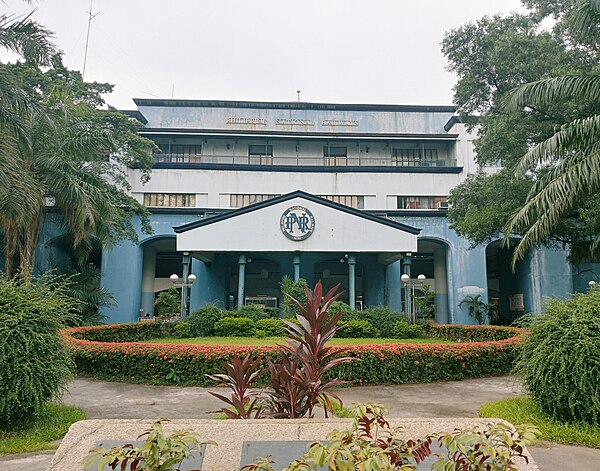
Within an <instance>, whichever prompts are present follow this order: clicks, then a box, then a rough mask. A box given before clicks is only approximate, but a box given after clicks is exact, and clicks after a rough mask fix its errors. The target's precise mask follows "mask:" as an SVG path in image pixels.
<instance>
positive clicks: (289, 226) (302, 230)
mask: <svg viewBox="0 0 600 471" xmlns="http://www.w3.org/2000/svg"><path fill="white" fill-rule="evenodd" d="M279 226H280V227H281V232H283V234H284V235H285V236H286V237H287V238H288V239H291V240H305V239H308V238H309V237H310V235H311V234H312V233H313V231H314V230H315V217H314V216H313V214H312V213H311V212H310V210H309V209H307V208H305V207H304V206H292V207H291V208H288V209H286V210H285V211H284V212H283V214H282V215H281V219H280V220H279Z"/></svg>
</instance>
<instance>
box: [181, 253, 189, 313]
mask: <svg viewBox="0 0 600 471" xmlns="http://www.w3.org/2000/svg"><path fill="white" fill-rule="evenodd" d="M181 262H182V264H183V278H182V280H181V284H182V286H181V318H182V319H183V318H185V316H186V314H187V308H188V304H189V299H190V296H189V291H188V290H189V288H188V287H187V286H186V285H187V284H188V276H189V275H190V254H189V252H183V257H182V260H181Z"/></svg>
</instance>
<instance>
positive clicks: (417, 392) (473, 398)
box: [0, 377, 600, 471]
mask: <svg viewBox="0 0 600 471" xmlns="http://www.w3.org/2000/svg"><path fill="white" fill-rule="evenodd" d="M209 390H210V389H206V388H197V387H176V386H145V385H135V384H127V383H110V382H106V381H97V380H91V379H84V378H78V379H76V380H75V381H73V383H72V384H71V386H70V387H69V389H68V392H67V393H65V395H64V397H63V402H64V403H65V404H68V405H74V406H78V407H82V408H83V409H84V410H85V411H86V413H87V415H88V417H89V418H90V419H112V418H122V419H125V418H142V419H154V418H158V417H169V418H173V419H182V418H189V419H195V418H199V419H204V418H207V417H210V414H211V413H213V412H214V411H216V410H218V409H219V408H220V407H221V402H220V401H219V400H217V399H215V398H214V397H212V396H211V395H210V394H208V391H209ZM212 390H217V389H212ZM219 391H220V392H223V389H219ZM337 393H338V394H339V395H340V397H341V398H342V399H343V401H344V403H345V404H346V405H351V404H353V403H355V402H365V401H370V402H379V403H382V404H384V405H385V406H386V407H387V408H388V409H389V413H388V416H389V417H407V418H409V417H477V415H478V414H477V411H478V408H479V406H480V405H481V404H482V403H484V402H490V401H496V400H499V399H503V398H506V397H516V396H520V395H522V394H523V392H522V389H521V385H520V384H519V383H518V382H517V381H516V380H515V379H514V378H512V377H500V378H483V379H472V380H467V381H459V382H448V383H433V384H406V385H398V386H362V387H355V388H347V389H340V390H338V391H337ZM548 446H549V447H548V448H546V447H535V448H531V449H530V451H531V454H532V455H533V457H534V459H535V460H536V462H537V463H538V466H539V467H540V470H541V471H571V470H573V471H599V470H600V450H598V449H590V448H582V447H567V446H563V445H556V444H549V445H548ZM51 456H52V452H47V453H35V454H24V455H17V456H4V457H2V456H0V470H2V471H41V470H43V469H45V466H47V464H49V461H50V457H51Z"/></svg>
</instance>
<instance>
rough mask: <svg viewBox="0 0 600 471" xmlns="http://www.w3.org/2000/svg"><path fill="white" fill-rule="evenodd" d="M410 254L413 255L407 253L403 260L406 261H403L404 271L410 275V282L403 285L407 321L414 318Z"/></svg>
mask: <svg viewBox="0 0 600 471" xmlns="http://www.w3.org/2000/svg"><path fill="white" fill-rule="evenodd" d="M410 256H411V254H410V253H407V254H406V255H405V256H404V259H403V260H402V261H403V262H404V263H403V267H404V273H405V274H407V275H408V283H407V284H406V285H405V286H403V288H404V307H405V309H406V311H405V313H406V320H407V321H409V320H410V319H411V318H412V317H411V313H412V303H411V298H410V284H411V276H410V263H411V258H410ZM401 284H402V283H401Z"/></svg>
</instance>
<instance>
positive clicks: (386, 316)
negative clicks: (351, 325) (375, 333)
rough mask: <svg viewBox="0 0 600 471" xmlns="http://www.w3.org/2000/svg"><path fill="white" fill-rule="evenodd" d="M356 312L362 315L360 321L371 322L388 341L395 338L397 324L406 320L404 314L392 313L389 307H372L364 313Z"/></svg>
mask: <svg viewBox="0 0 600 471" xmlns="http://www.w3.org/2000/svg"><path fill="white" fill-rule="evenodd" d="M354 312H356V313H357V314H359V315H360V319H363V320H367V321H369V322H370V323H371V325H372V326H373V327H375V328H376V329H377V330H379V331H380V332H381V336H382V337H383V338H386V339H390V338H393V336H394V326H395V325H396V322H397V321H402V320H405V317H404V314H402V313H401V312H392V311H391V310H390V308H389V307H387V306H379V307H371V308H368V309H365V310H364V311H354Z"/></svg>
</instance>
